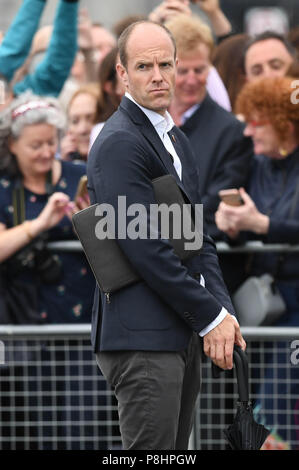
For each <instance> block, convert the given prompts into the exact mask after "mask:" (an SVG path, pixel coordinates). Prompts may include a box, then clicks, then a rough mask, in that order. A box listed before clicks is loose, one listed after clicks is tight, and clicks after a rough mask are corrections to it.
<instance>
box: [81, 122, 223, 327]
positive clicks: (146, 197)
mask: <svg viewBox="0 0 299 470" xmlns="http://www.w3.org/2000/svg"><path fill="white" fill-rule="evenodd" d="M96 152H97V146H94V147H93V149H92V154H91V155H90V157H91V159H92V165H90V169H89V172H88V178H89V180H91V186H92V187H93V188H94V191H95V196H96V200H97V201H105V203H108V204H110V205H111V206H112V207H113V208H114V210H115V225H116V238H117V242H118V243H119V245H120V247H121V249H122V251H123V252H124V254H125V255H126V256H127V257H128V259H129V260H130V262H131V263H132V265H133V267H134V268H135V269H136V271H137V272H138V273H139V275H140V276H141V278H143V280H144V281H145V282H146V284H147V285H148V286H149V287H150V288H151V289H153V290H154V291H155V292H156V293H157V294H158V295H159V296H160V297H161V299H162V300H163V301H164V302H165V303H166V304H168V305H169V306H170V307H171V308H172V309H173V310H174V311H175V312H176V313H177V314H178V315H180V316H181V317H182V318H183V319H184V320H185V321H186V322H187V323H188V324H189V326H191V328H192V329H193V330H195V331H197V332H200V331H201V330H202V329H203V328H205V327H206V326H207V325H209V324H210V323H211V322H212V321H213V320H214V319H215V318H216V317H217V316H218V314H219V313H220V311H221V309H222V304H221V302H220V301H218V300H217V298H216V297H215V296H214V295H213V294H211V292H210V291H209V290H208V289H205V288H204V287H202V286H201V285H200V283H199V281H197V280H196V279H194V278H193V277H192V276H191V275H190V274H189V271H188V269H187V267H186V266H184V265H183V264H182V263H181V260H180V259H179V258H178V257H177V256H176V255H175V253H174V251H173V248H172V246H171V244H170V243H169V241H168V240H166V239H161V238H159V237H158V238H149V237H146V238H144V239H142V238H141V237H140V238H136V239H132V238H129V237H123V238H122V237H121V236H120V230H121V227H120V220H121V219H122V214H121V213H120V210H119V205H118V204H119V199H118V196H120V195H122V196H125V198H126V208H128V207H129V206H131V207H134V206H132V205H133V204H136V203H137V204H142V205H143V206H144V207H145V208H146V209H147V215H146V217H145V219H144V223H146V224H147V225H148V226H149V223H150V221H149V208H150V205H151V204H155V197H154V192H153V187H152V183H151V180H152V174H153V173H152V168H151V161H150V160H151V158H153V157H152V156H151V155H149V154H148V153H147V152H146V151H145V148H144V146H143V145H142V141H141V139H140V141H138V139H137V137H136V136H134V135H132V134H130V133H125V132H122V131H118V132H115V133H113V134H112V135H111V136H110V137H108V138H106V139H105V140H104V142H102V144H101V147H100V152H101V157H100V158H97V155H96ZM91 168H92V170H91ZM135 207H136V206H135ZM133 219H134V217H128V218H127V223H128V224H130V223H131V222H132V221H133ZM207 256H210V257H211V258H213V255H211V253H210V255H209V254H207ZM210 269H211V272H210V274H209V277H210V276H211V274H212V271H213V264H211V268H210ZM215 281H216V282H217V279H215Z"/></svg>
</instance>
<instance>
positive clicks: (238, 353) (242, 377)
mask: <svg viewBox="0 0 299 470" xmlns="http://www.w3.org/2000/svg"><path fill="white" fill-rule="evenodd" d="M233 357H234V364H235V367H236V374H237V381H238V392H239V399H240V401H249V378H248V359H247V356H246V354H245V352H244V351H243V349H241V348H240V347H239V346H235V347H234V353H233Z"/></svg>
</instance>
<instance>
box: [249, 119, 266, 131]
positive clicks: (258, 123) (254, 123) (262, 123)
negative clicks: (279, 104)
mask: <svg viewBox="0 0 299 470" xmlns="http://www.w3.org/2000/svg"><path fill="white" fill-rule="evenodd" d="M246 124H247V126H251V127H253V128H254V129H255V128H256V127H262V126H266V125H267V124H270V121H266V120H265V121H254V120H252V121H247V123H246Z"/></svg>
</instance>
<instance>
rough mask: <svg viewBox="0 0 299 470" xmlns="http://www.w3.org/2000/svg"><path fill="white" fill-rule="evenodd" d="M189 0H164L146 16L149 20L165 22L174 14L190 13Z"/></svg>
mask: <svg viewBox="0 0 299 470" xmlns="http://www.w3.org/2000/svg"><path fill="white" fill-rule="evenodd" d="M191 13H192V12H191V10H190V8H189V0H164V1H163V2H161V3H160V5H158V6H157V7H156V8H155V9H154V10H153V11H152V12H151V13H150V14H149V16H148V18H149V20H151V21H156V22H157V23H165V22H166V21H167V20H169V19H170V18H172V17H174V16H176V15H182V14H184V15H191Z"/></svg>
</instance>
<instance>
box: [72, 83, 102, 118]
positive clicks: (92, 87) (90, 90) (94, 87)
mask: <svg viewBox="0 0 299 470" xmlns="http://www.w3.org/2000/svg"><path fill="white" fill-rule="evenodd" d="M81 94H87V95H91V96H93V97H94V98H95V100H96V102H98V100H99V98H100V97H101V89H100V87H99V85H98V84H97V83H86V84H85V85H82V86H80V87H79V88H78V89H77V90H76V91H75V93H74V94H73V95H72V96H71V99H70V100H69V103H68V106H67V111H69V110H70V107H71V105H72V102H73V101H74V99H75V98H77V96H78V95H81Z"/></svg>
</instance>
